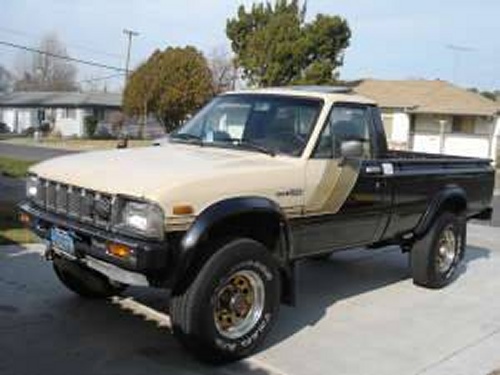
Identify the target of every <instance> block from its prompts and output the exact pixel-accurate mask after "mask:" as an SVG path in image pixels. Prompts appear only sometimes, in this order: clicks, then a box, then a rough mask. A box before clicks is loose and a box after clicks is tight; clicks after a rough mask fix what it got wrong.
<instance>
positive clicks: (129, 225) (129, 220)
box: [116, 201, 164, 239]
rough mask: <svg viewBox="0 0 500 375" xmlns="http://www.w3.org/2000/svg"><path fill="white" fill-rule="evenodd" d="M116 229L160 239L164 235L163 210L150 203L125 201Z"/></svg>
mask: <svg viewBox="0 0 500 375" xmlns="http://www.w3.org/2000/svg"><path fill="white" fill-rule="evenodd" d="M116 227H117V229H118V230H120V231H126V232H132V233H136V234H140V235H143V236H146V237H150V238H155V239H162V238H163V234H164V217H163V210H162V209H161V208H160V207H158V206H157V205H155V204H152V203H145V202H136V201H125V202H124V203H123V206H122V208H121V210H120V213H119V217H118V223H117V226H116Z"/></svg>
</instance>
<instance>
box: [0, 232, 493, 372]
mask: <svg viewBox="0 0 500 375" xmlns="http://www.w3.org/2000/svg"><path fill="white" fill-rule="evenodd" d="M40 250H41V248H40V246H31V247H29V248H27V249H26V248H20V247H16V246H14V247H5V248H2V249H1V250H0V373H1V374H6V375H9V374H13V375H14V374H15V375H23V374H51V375H56V374H65V375H66V374H75V375H76V374H82V375H83V374H85V375H92V374H101V375H106V374H119V375H127V374H134V375H140V374H147V375H153V374H175V375H182V374H193V375H194V374H212V375H216V374H242V375H245V374H253V375H264V374H287V375H316V374H362V375H369V374H376V375H384V374H397V375H402V374H412V375H413V374H427V375H430V374H453V375H459V374H464V375H474V374H478V375H486V374H487V373H489V372H490V371H492V370H494V369H495V368H499V367H500V355H499V354H498V349H499V348H500V298H498V294H499V291H500V232H499V231H498V229H495V228H492V227H488V226H476V225H471V226H470V228H469V247H468V254H467V258H466V262H465V264H464V266H463V267H462V270H461V275H460V278H459V279H458V280H457V281H456V282H455V283H453V284H452V285H451V286H449V287H448V288H446V289H444V290H440V291H432V290H426V289H422V288H417V287H415V286H413V284H412V282H411V280H409V279H408V277H409V273H408V268H407V257H406V256H405V255H402V254H400V253H399V252H398V251H397V249H394V248H387V249H383V250H380V251H376V252H369V251H366V250H353V251H350V252H345V253H339V254H337V255H335V256H333V257H332V258H331V259H330V260H329V261H324V262H305V263H304V264H303V265H302V266H301V267H300V283H299V285H300V295H299V305H298V307H296V308H288V307H283V309H282V311H281V314H280V319H279V321H278V323H277V325H276V326H275V329H274V331H273V332H272V335H271V337H270V338H269V340H268V342H267V346H266V347H265V348H264V349H263V350H262V351H261V352H260V353H258V354H257V355H256V356H254V357H253V358H250V359H248V360H246V361H243V362H240V363H237V364H233V365H231V366H227V367H219V368H214V367H207V366H205V365H202V364H200V363H198V362H196V361H194V360H193V359H192V358H191V357H190V356H189V355H188V354H187V353H186V352H185V351H184V350H183V349H182V348H181V347H180V346H179V345H178V344H177V343H176V342H175V340H174V339H173V337H172V335H171V333H170V331H169V319H168V316H167V315H165V314H164V312H165V311H166V310H167V304H168V302H167V299H168V298H167V296H166V293H164V292H162V291H150V290H141V289H133V290H130V291H129V292H128V293H127V295H126V296H124V297H122V298H119V299H114V300H112V301H111V300H110V301H85V300H82V299H79V298H77V297H75V296H73V295H72V294H71V293H70V292H68V291H66V290H65V289H64V288H63V287H62V286H61V285H59V283H58V282H57V280H56V279H55V277H54V276H53V274H52V270H51V268H50V264H48V263H45V262H42V261H40V259H39V251H40Z"/></svg>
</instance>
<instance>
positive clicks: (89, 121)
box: [84, 116, 98, 138]
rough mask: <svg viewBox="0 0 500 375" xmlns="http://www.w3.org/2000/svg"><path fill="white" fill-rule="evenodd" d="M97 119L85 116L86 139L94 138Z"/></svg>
mask: <svg viewBox="0 0 500 375" xmlns="http://www.w3.org/2000/svg"><path fill="white" fill-rule="evenodd" d="M97 123H98V121H97V119H96V118H95V117H94V116H87V117H85V120H84V126H85V135H86V136H87V137H88V138H94V136H95V133H96V130H97Z"/></svg>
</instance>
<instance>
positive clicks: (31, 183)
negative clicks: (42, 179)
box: [26, 176, 38, 198]
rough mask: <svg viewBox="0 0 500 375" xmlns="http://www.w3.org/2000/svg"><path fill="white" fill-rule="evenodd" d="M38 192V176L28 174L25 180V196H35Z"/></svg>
mask: <svg viewBox="0 0 500 375" xmlns="http://www.w3.org/2000/svg"><path fill="white" fill-rule="evenodd" d="M37 194H38V177H36V176H29V177H28V179H27V180H26V196H27V197H28V198H35V197H36V195H37Z"/></svg>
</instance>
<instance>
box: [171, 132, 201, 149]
mask: <svg viewBox="0 0 500 375" xmlns="http://www.w3.org/2000/svg"><path fill="white" fill-rule="evenodd" d="M170 139H174V140H176V141H186V142H189V143H193V144H197V145H200V146H203V139H202V138H201V137H200V136H198V135H196V134H191V133H175V134H172V135H171V136H170Z"/></svg>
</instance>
